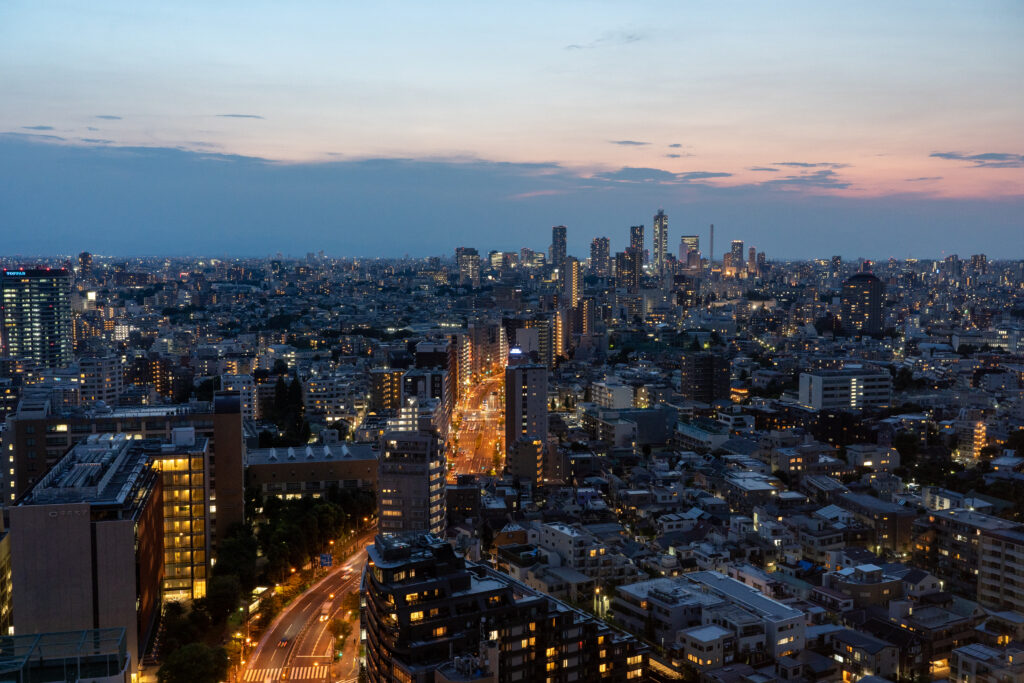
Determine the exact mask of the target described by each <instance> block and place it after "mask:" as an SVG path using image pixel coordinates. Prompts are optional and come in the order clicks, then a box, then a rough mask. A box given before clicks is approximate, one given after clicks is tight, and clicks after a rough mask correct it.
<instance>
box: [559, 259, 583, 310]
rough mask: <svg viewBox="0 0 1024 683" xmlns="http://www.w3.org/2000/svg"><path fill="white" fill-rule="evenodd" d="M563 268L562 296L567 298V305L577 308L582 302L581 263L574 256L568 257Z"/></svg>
mask: <svg viewBox="0 0 1024 683" xmlns="http://www.w3.org/2000/svg"><path fill="white" fill-rule="evenodd" d="M563 264H564V265H563V267H562V276H561V277H562V295H563V297H564V298H565V305H566V306H569V307H570V308H576V306H577V305H579V302H580V290H581V288H582V283H581V281H580V262H579V260H577V259H576V258H574V257H572V256H568V257H566V259H565V260H564V261H563Z"/></svg>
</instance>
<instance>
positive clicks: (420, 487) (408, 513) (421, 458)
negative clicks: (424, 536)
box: [377, 431, 445, 538]
mask: <svg viewBox="0 0 1024 683" xmlns="http://www.w3.org/2000/svg"><path fill="white" fill-rule="evenodd" d="M379 462H380V464H379V466H378V470H377V485H378V486H379V488H380V494H379V496H378V500H379V503H378V507H379V510H380V523H379V529H380V533H382V534H386V535H391V534H401V533H404V532H407V531H417V532H421V533H431V534H434V535H437V536H440V537H442V538H443V537H444V531H445V457H444V453H443V452H442V446H441V444H440V442H439V441H438V440H437V437H436V436H434V435H433V434H428V433H424V432H420V431H391V432H387V433H385V434H384V436H383V437H381V455H380V461H379Z"/></svg>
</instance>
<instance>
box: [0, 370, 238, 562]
mask: <svg viewBox="0 0 1024 683" xmlns="http://www.w3.org/2000/svg"><path fill="white" fill-rule="evenodd" d="M178 427H194V428H195V431H196V434H197V435H199V436H200V437H203V438H205V439H208V440H209V448H210V454H211V458H210V465H209V473H210V476H209V478H208V479H207V484H206V486H207V487H208V488H209V495H210V501H211V503H213V504H215V505H216V510H214V509H213V507H212V506H211V509H210V524H209V525H208V533H209V535H210V539H211V543H215V542H216V541H217V540H218V539H219V538H221V537H223V535H224V534H225V533H226V532H227V530H229V529H230V528H231V526H232V525H233V524H238V523H242V522H243V521H244V519H245V517H244V514H245V509H244V495H243V493H244V491H243V489H244V479H243V469H242V450H243V448H242V446H243V444H242V415H241V407H240V401H239V399H238V394H232V393H230V392H216V393H215V394H214V400H213V412H209V411H208V410H203V411H201V412H200V411H198V410H196V408H195V406H193V405H188V404H186V405H160V406H146V407H144V408H135V407H128V408H114V409H111V408H109V407H105V408H88V409H73V410H72V409H67V408H63V407H61V406H60V405H59V403H56V402H55V401H54V399H53V397H52V396H51V395H50V392H49V391H46V392H39V391H31V390H29V391H26V392H25V394H24V395H23V396H22V398H21V401H20V402H19V404H18V408H17V410H15V412H13V413H11V414H10V415H8V417H7V429H5V430H3V434H2V436H3V439H2V446H0V448H2V450H3V452H4V453H7V454H8V455H9V462H8V464H7V465H6V467H7V468H8V469H6V470H5V471H6V472H7V473H8V475H9V476H5V477H4V479H5V480H6V481H5V482H4V486H3V488H4V490H5V491H9V494H8V496H7V497H6V498H5V499H6V500H10V501H13V500H15V499H16V498H17V497H18V496H21V495H23V494H24V493H26V492H27V491H28V490H29V489H31V488H32V486H34V485H35V484H36V483H37V482H38V481H39V480H40V477H42V476H43V475H44V474H45V473H46V472H47V470H49V469H51V468H52V467H53V466H54V465H56V463H57V462H58V461H59V460H60V458H61V457H62V456H63V455H64V454H65V453H67V451H68V450H69V449H70V448H71V447H72V446H74V445H76V444H77V443H78V442H80V441H81V440H82V439H84V438H86V437H89V436H90V435H93V434H104V433H116V434H120V433H126V434H131V435H132V436H133V437H135V438H136V439H160V440H167V439H169V438H170V437H171V435H172V434H173V431H174V429H175V428H178ZM39 434H46V435H47V436H46V440H45V442H44V441H43V440H42V439H40V438H39V436H38V435H39ZM11 454H13V455H11Z"/></svg>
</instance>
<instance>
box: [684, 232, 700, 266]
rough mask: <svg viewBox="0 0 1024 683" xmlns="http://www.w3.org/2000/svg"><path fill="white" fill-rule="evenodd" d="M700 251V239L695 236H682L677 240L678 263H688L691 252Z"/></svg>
mask: <svg viewBox="0 0 1024 683" xmlns="http://www.w3.org/2000/svg"><path fill="white" fill-rule="evenodd" d="M696 251H700V237H698V236H697V235H683V236H682V237H680V238H679V262H680V263H682V264H686V263H689V256H690V253H691V252H696Z"/></svg>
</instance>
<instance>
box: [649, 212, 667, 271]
mask: <svg viewBox="0 0 1024 683" xmlns="http://www.w3.org/2000/svg"><path fill="white" fill-rule="evenodd" d="M667 257H668V216H666V215H665V211H664V210H662V209H658V213H656V214H654V254H653V255H652V260H653V261H654V269H655V270H656V271H657V272H658V273H661V272H662V271H664V270H665V259H666V258H667Z"/></svg>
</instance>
